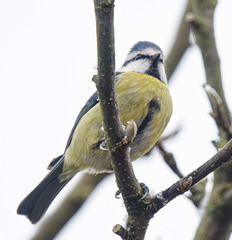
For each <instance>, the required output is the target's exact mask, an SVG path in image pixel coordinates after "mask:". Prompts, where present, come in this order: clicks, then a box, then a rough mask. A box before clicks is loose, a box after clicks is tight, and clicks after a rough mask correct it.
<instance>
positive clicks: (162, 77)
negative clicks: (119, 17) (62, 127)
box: [17, 41, 172, 224]
mask: <svg viewBox="0 0 232 240" xmlns="http://www.w3.org/2000/svg"><path fill="white" fill-rule="evenodd" d="M115 76H116V77H115V80H116V83H115V84H116V93H117V99H118V105H119V112H120V116H121V121H122V124H123V125H124V126H127V125H128V122H130V121H131V120H133V121H134V122H135V124H136V126H137V134H136V136H135V138H134V140H133V142H132V143H131V144H130V153H129V154H130V159H131V161H135V160H136V159H138V158H140V157H142V156H143V155H144V154H146V153H147V152H149V151H150V150H151V148H152V147H153V146H154V145H155V143H156V142H157V140H158V139H159V137H160V135H161V134H162V133H163V131H164V129H165V128H166V126H167V124H168V122H169V120H170V118H171V115H172V99H171V96H170V92H169V89H168V87H167V77H166V74H165V68H164V54H163V52H162V50H161V48H160V47H159V46H158V45H156V44H154V43H152V42H148V41H139V42H137V43H136V44H134V45H133V46H132V48H131V49H130V51H129V53H128V55H127V57H126V59H125V62H124V63H123V65H122V67H121V68H120V69H119V70H118V71H117V72H116V74H115ZM48 169H49V173H48V174H47V175H46V176H45V178H44V179H43V180H42V181H41V182H40V183H39V184H38V185H37V187H36V188H35V189H34V190H32V191H31V192H30V193H29V194H28V195H27V196H26V197H25V198H24V199H23V200H22V202H21V203H20V205H19V206H18V209H17V213H18V214H20V215H25V216H26V217H27V218H28V219H29V220H30V221H31V223H32V224H35V223H37V222H38V221H39V220H40V219H41V218H42V216H43V215H44V214H45V212H46V211H47V209H48V207H49V206H50V204H51V203H52V201H53V200H54V198H55V197H56V196H57V194H58V193H59V192H60V191H61V190H62V189H63V187H64V186H65V185H66V184H67V183H68V182H69V181H70V180H71V179H72V177H73V176H74V175H76V174H77V173H78V172H81V171H87V172H88V173H90V174H99V173H104V172H112V171H113V169H112V165H111V158H110V153H109V151H108V148H107V142H106V138H105V133H104V128H103V120H102V114H101V109H100V103H99V99H98V94H97V92H95V93H94V94H93V95H92V96H91V97H90V98H89V100H88V101H87V103H86V104H85V106H84V107H83V108H82V110H81V111H80V113H79V115H78V116H77V118H76V121H75V123H74V126H73V128H72V130H71V133H70V135H69V138H68V141H67V144H66V147H65V150H64V153H63V154H62V155H60V156H58V157H56V158H54V159H53V160H52V161H51V163H50V164H49V166H48Z"/></svg>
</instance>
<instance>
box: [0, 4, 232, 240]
mask: <svg viewBox="0 0 232 240" xmlns="http://www.w3.org/2000/svg"><path fill="white" fill-rule="evenodd" d="M186 2H187V1H186V0H176V1H173V0H164V1H158V0H153V1H152V0H144V1H140V0H126V1H122V0H121V1H120V0H118V1H116V7H115V34H116V37H115V38H116V65H117V69H118V68H119V67H120V66H121V65H122V63H123V61H124V59H125V57H126V55H127V53H128V51H129V49H130V48H131V46H132V45H133V44H134V43H136V42H138V41H140V40H148V41H152V42H154V43H156V44H158V45H159V46H160V47H161V48H162V49H163V52H164V54H165V55H168V52H169V50H170V48H171V45H172V42H173V39H174V36H175V33H176V29H177V27H178V23H179V21H180V18H181V17H182V11H183V10H184V7H185V4H186ZM231 9H232V2H231V0H224V1H219V3H218V6H217V10H216V15H215V33H216V38H217V46H218V51H219V55H220V58H221V67H222V77H223V81H224V89H225V93H226V97H227V100H228V103H229V107H230V109H231V103H232V95H231V89H232V80H231V79H232V68H231V54H232V51H231V50H232V47H231V42H232V32H231V29H232V14H231ZM95 35H96V34H95V17H94V8H93V1H72V0H69V1H57V0H56V1H55V0H49V1H43V0H34V1H30V0H22V1H17V0H9V1H6V0H5V1H4V0H3V1H1V2H0V83H1V87H0V109H1V119H0V121H1V124H0V133H1V138H0V156H1V158H0V169H1V174H0V189H1V200H0V202H1V204H0V212H1V214H0V226H1V227H0V239H9V240H11V239H17V240H29V239H30V238H31V237H32V236H33V235H34V233H35V232H36V231H37V229H38V227H39V225H40V223H39V224H37V225H31V224H30V223H29V221H28V220H27V219H26V218H25V217H23V216H18V215H16V209H17V206H18V204H19V203H20V201H21V200H22V199H23V198H24V197H25V196H26V195H27V194H28V193H29V192H30V191H31V190H32V189H33V188H34V187H35V186H36V185H37V184H38V183H39V182H40V181H41V180H42V178H43V177H44V176H45V174H46V173H47V170H46V167H47V165H48V163H49V161H50V160H51V159H52V158H53V157H56V156H58V155H59V154H61V153H62V152H63V150H64V147H65V144H66V141H67V138H68V136H69V133H70V131H71V128H72V126H73V123H74V121H75V119H76V116H77V114H78V113H79V111H80V110H81V108H82V106H83V105H84V103H85V102H86V101H87V100H88V98H89V96H90V95H91V94H92V93H93V92H94V91H95V86H94V83H93V82H92V81H91V78H92V75H93V74H95V73H96V65H97V62H96V37H95ZM204 83H205V75H204V69H203V66H202V59H201V55H200V52H199V49H198V48H197V47H196V46H192V47H191V48H190V49H189V50H188V51H187V53H186V54H185V56H184V58H183V59H182V61H181V64H180V65H179V67H178V69H177V71H176V72H175V74H174V75H173V79H172V82H171V84H170V91H171V95H172V98H173V104H174V113H173V117H172V119H171V122H170V124H169V126H168V128H167V131H166V133H168V132H170V131H172V130H173V129H175V128H176V127H179V126H181V127H182V131H181V133H180V134H179V135H178V136H177V137H176V138H175V139H174V140H170V141H168V142H167V144H166V147H167V149H168V150H170V151H172V152H173V153H174V154H175V156H176V159H177V160H178V164H179V166H180V169H181V170H182V171H183V173H185V174H187V173H189V172H191V171H192V170H194V169H195V168H197V167H198V166H199V165H200V164H202V163H203V162H204V161H206V160H207V159H209V158H210V157H211V156H212V155H213V154H214V153H215V149H214V148H213V146H212V144H211V141H212V140H215V139H216V137H217V131H216V127H215V124H214V122H213V120H212V119H211V118H210V116H209V114H208V113H209V111H210V106H209V103H208V100H207V97H206V94H205V92H204V90H203V88H202V85H203V84H204ZM134 170H135V173H136V176H137V177H138V179H139V181H140V182H144V183H146V184H147V186H148V187H149V188H150V191H151V192H153V193H158V192H160V191H161V190H164V189H165V188H167V187H169V186H170V185H171V184H172V183H174V182H175V181H176V180H177V177H176V176H175V175H174V174H173V173H172V172H171V171H170V170H169V169H168V168H167V167H166V165H165V164H164V163H163V161H162V158H161V157H160V156H159V154H154V155H153V156H151V157H149V158H145V159H144V160H141V159H140V160H138V161H137V162H136V163H135V164H134ZM77 180H78V177H77V178H76V180H75V179H74V180H73V181H72V183H71V184H70V185H69V186H67V187H66V188H65V190H63V191H62V193H61V194H59V196H58V197H57V198H56V199H55V201H54V202H53V204H52V206H51V207H50V208H49V211H48V212H47V213H46V215H45V217H44V218H43V219H42V221H43V220H45V219H46V217H47V216H49V215H50V214H51V212H52V211H53V210H54V209H56V207H57V206H58V205H59V203H60V201H62V199H63V198H64V197H65V196H66V195H67V193H68V191H69V190H70V188H72V186H73V184H75V181H77ZM211 182H212V177H210V178H209V184H208V188H209V186H210V185H211V184H210V183H211ZM116 190H117V187H116V184H115V181H114V177H113V176H111V177H108V178H107V179H106V180H105V181H104V182H103V183H102V184H101V185H100V186H99V187H98V188H97V189H96V191H95V192H94V193H93V195H92V197H91V198H90V199H88V201H87V202H86V203H85V205H84V206H83V207H82V209H81V211H80V212H79V213H78V214H77V215H76V216H75V217H74V218H73V219H72V220H71V221H70V222H69V223H68V224H67V225H66V227H65V228H64V229H63V230H62V232H61V233H60V234H59V235H58V236H57V237H56V240H61V239H62V240H66V239H68V240H72V239H73V240H74V239H92V238H93V237H94V239H96V236H99V237H97V238H99V239H103V240H104V239H112V240H114V239H115V240H116V239H119V238H118V237H117V236H116V235H114V234H113V233H112V227H113V226H114V225H115V224H116V223H123V220H124V218H125V209H124V206H123V203H122V201H121V200H117V199H115V198H114V194H115V191H116ZM202 213H203V211H202V210H201V211H197V210H196V209H195V208H194V207H193V204H192V203H191V202H190V201H189V200H187V199H186V197H184V196H181V197H178V198H177V199H175V200H173V201H172V202H171V203H169V204H168V205H167V206H166V207H165V208H163V209H162V210H161V211H160V212H159V213H158V214H156V215H155V217H154V218H153V219H152V220H151V222H150V226H149V228H148V232H147V235H146V239H149V240H169V239H178V240H191V239H193V236H194V232H195V230H196V227H197V224H198V222H199V219H200V217H201V216H202ZM42 221H41V223H42ZM231 239H232V238H231Z"/></svg>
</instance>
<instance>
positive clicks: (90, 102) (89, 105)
mask: <svg viewBox="0 0 232 240" xmlns="http://www.w3.org/2000/svg"><path fill="white" fill-rule="evenodd" d="M98 102H99V100H98V96H97V92H95V93H94V94H93V95H92V96H91V97H90V98H89V100H88V101H87V102H86V104H85V106H84V107H83V108H82V109H81V111H80V113H79V114H78V116H77V119H76V121H75V123H74V125H73V128H72V130H71V133H70V135H69V138H68V141H67V143H66V147H65V150H66V149H67V148H68V147H69V145H70V144H71V141H72V138H73V134H74V131H75V129H76V127H77V125H78V123H79V122H80V120H81V118H82V117H83V116H84V115H85V114H86V113H87V112H88V111H89V110H90V109H91V108H92V107H94V106H95V105H96V104H97V103H98ZM62 156H63V154H62V155H60V156H58V157H56V158H54V159H53V160H52V161H51V162H50V164H49V165H48V169H49V170H50V169H52V168H53V167H54V166H55V165H56V164H57V162H58V161H59V160H60V159H61V158H62Z"/></svg>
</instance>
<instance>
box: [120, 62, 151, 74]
mask: <svg viewBox="0 0 232 240" xmlns="http://www.w3.org/2000/svg"><path fill="white" fill-rule="evenodd" d="M149 67H150V61H149V60H147V59H140V60H136V61H133V62H129V63H128V64H127V65H126V66H124V67H122V68H120V69H119V72H139V73H145V72H146V71H147V70H148V69H149Z"/></svg>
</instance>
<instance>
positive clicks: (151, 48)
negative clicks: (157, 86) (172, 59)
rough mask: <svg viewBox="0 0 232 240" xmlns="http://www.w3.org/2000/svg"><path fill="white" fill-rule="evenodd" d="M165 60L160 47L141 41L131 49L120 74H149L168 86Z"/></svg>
mask: <svg viewBox="0 0 232 240" xmlns="http://www.w3.org/2000/svg"><path fill="white" fill-rule="evenodd" d="M163 59H164V55H163V52H162V50H161V49H160V47H159V46H157V45H156V44H154V43H152V42H147V41H141V42H138V43H136V44H135V45H134V46H133V47H132V48H131V50H130V51H129V53H128V55H127V57H126V60H125V62H124V64H123V65H122V67H121V68H120V69H119V71H118V72H119V73H123V72H138V73H143V74H148V75H151V76H153V77H155V78H157V79H159V80H160V81H162V82H163V83H165V84H167V77H166V74H165V69H164V64H163Z"/></svg>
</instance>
